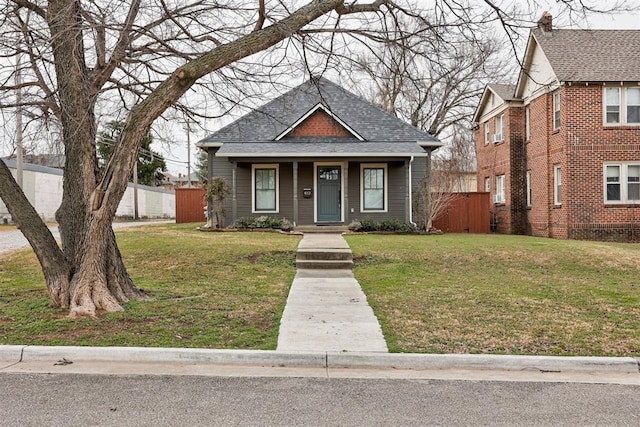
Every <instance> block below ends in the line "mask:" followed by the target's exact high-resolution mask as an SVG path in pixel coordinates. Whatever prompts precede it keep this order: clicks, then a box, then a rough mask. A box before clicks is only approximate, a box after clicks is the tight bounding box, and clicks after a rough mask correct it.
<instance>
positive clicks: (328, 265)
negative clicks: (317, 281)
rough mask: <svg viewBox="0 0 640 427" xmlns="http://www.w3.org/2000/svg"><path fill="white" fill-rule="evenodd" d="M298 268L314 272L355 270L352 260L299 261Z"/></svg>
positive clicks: (297, 262)
mask: <svg viewBox="0 0 640 427" xmlns="http://www.w3.org/2000/svg"><path fill="white" fill-rule="evenodd" d="M296 268H308V269H313V270H351V269H352V268H353V261H352V260H322V259H320V260H316V259H306V260H301V259H297V260H296Z"/></svg>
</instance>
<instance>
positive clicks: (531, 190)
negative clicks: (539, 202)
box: [527, 170, 533, 206]
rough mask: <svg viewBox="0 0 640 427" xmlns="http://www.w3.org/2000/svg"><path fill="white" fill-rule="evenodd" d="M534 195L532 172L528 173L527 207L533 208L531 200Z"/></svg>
mask: <svg viewBox="0 0 640 427" xmlns="http://www.w3.org/2000/svg"><path fill="white" fill-rule="evenodd" d="M532 195H533V189H532V187H531V171H530V170H528V171H527V206H531V199H532V197H531V196H532Z"/></svg>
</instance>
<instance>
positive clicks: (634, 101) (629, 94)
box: [625, 87, 640, 124]
mask: <svg viewBox="0 0 640 427" xmlns="http://www.w3.org/2000/svg"><path fill="white" fill-rule="evenodd" d="M625 92H626V93H625V94H626V101H627V117H626V119H627V123H630V124H640V87H633V88H632V87H629V88H627V89H625Z"/></svg>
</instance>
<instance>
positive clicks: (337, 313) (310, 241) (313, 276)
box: [277, 233, 388, 352]
mask: <svg viewBox="0 0 640 427" xmlns="http://www.w3.org/2000/svg"><path fill="white" fill-rule="evenodd" d="M298 249H299V250H300V249H314V250H325V249H340V250H345V249H347V250H349V245H348V244H347V242H346V241H345V240H344V238H343V237H342V236H341V235H340V234H315V233H313V234H312V233H309V234H305V235H304V237H303V238H302V240H301V241H300V244H299V246H298ZM277 350H278V351H351V352H387V351H388V350H387V344H386V341H385V340H384V337H383V336H382V330H381V328H380V324H379V323H378V319H377V318H376V316H375V315H374V314H373V310H372V309H371V307H370V306H369V304H368V303H367V297H366V296H365V294H364V293H363V292H362V289H361V288H360V284H359V283H358V281H357V280H356V279H355V278H354V277H353V273H352V272H351V270H350V269H339V270H323V269H298V271H297V273H296V276H295V278H294V279H293V283H292V285H291V290H290V291H289V297H288V298H287V305H286V306H285V309H284V313H283V315H282V320H281V321H280V333H279V335H278V347H277Z"/></svg>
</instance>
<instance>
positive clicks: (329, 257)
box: [296, 248, 353, 261]
mask: <svg viewBox="0 0 640 427" xmlns="http://www.w3.org/2000/svg"><path fill="white" fill-rule="evenodd" d="M296 259H298V260H300V261H313V260H315V261H352V260H353V254H352V253H351V249H333V248H331V249H330V248H327V249H320V248H313V249H298V253H297V256H296Z"/></svg>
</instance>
